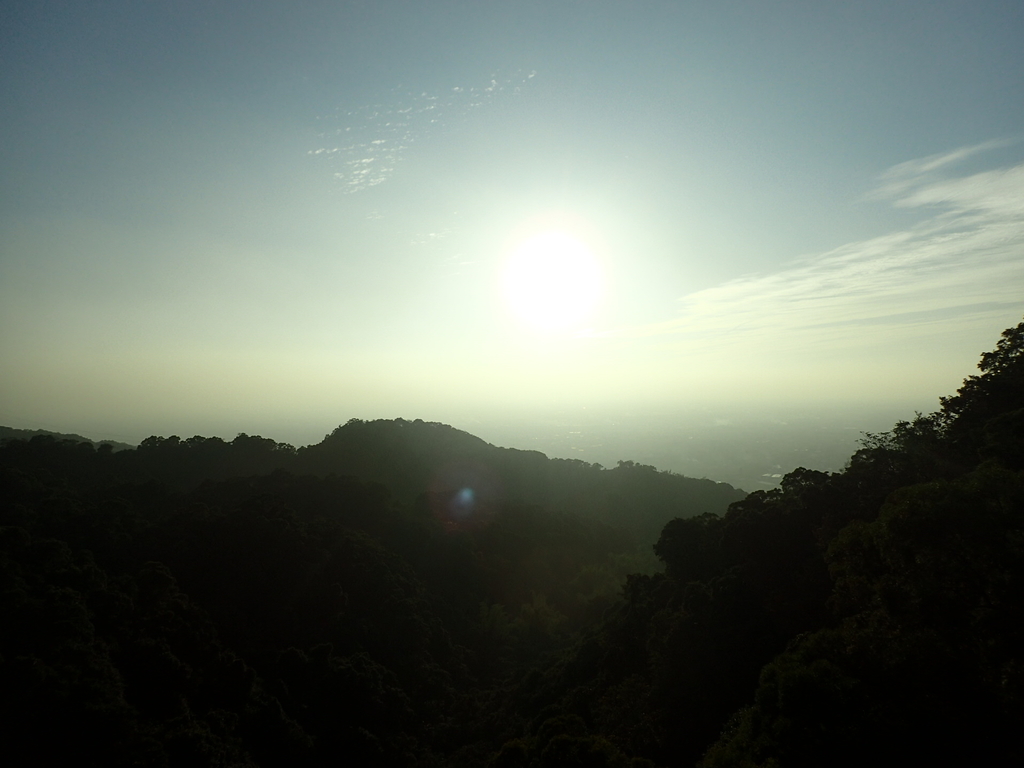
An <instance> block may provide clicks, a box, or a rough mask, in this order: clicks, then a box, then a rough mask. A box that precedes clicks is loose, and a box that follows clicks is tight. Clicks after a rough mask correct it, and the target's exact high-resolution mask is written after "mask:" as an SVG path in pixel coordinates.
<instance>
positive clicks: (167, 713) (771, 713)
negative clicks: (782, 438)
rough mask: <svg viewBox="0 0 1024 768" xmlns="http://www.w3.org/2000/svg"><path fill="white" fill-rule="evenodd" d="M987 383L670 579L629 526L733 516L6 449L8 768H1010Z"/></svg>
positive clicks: (364, 461) (3, 610) (639, 480)
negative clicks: (344, 767)
mask: <svg viewBox="0 0 1024 768" xmlns="http://www.w3.org/2000/svg"><path fill="white" fill-rule="evenodd" d="M979 367H980V368H981V374H980V375H978V376H972V377H969V378H968V379H967V380H966V381H965V382H964V386H963V387H962V388H961V389H960V390H959V391H958V393H957V394H956V395H954V396H952V397H949V398H944V399H942V400H941V407H940V409H939V410H938V411H936V412H935V413H933V414H930V415H918V416H917V417H916V418H915V419H914V420H913V421H909V422H900V423H898V424H896V425H895V427H894V428H893V430H892V431H891V432H887V433H883V434H874V435H866V437H865V439H864V441H863V447H862V448H861V449H860V450H858V451H857V452H856V453H855V454H854V455H853V456H852V457H851V459H850V462H849V465H848V466H847V467H846V469H845V470H843V471H842V472H837V473H826V472H816V471H811V470H807V469H798V470H795V471H794V472H791V473H789V474H788V475H786V477H785V478H784V480H783V482H782V484H781V487H780V488H778V489H776V490H771V491H757V492H755V493H752V494H750V495H749V496H746V497H744V498H741V499H739V500H737V501H734V502H733V503H732V504H730V505H729V507H728V510H727V511H725V512H724V514H715V513H713V512H705V513H702V514H696V515H691V516H677V517H675V518H673V519H671V520H670V521H669V522H667V524H665V525H664V526H663V527H662V529H661V533H660V536H659V537H658V539H657V543H656V544H655V545H654V548H653V552H654V554H655V555H656V556H657V558H658V559H659V560H660V561H661V563H662V564H663V566H664V572H658V569H657V568H651V567H649V565H650V564H649V562H648V558H646V557H645V553H644V552H643V551H642V548H641V549H640V550H638V549H637V547H636V546H635V545H634V544H633V543H632V542H631V540H630V536H629V535H627V534H625V533H624V532H623V528H622V527H621V526H619V525H618V524H619V523H620V522H621V523H622V524H624V525H631V526H632V527H633V529H634V530H643V527H642V526H643V525H650V524H653V521H654V520H655V519H656V518H658V517H659V516H662V515H666V514H671V513H672V511H673V510H676V511H677V514H678V512H683V513H689V512H693V511H695V510H697V509H699V503H700V502H699V501H695V500H694V499H699V498H700V496H699V491H701V489H704V490H708V491H709V493H710V491H716V492H718V491H720V490H721V489H720V488H719V486H716V485H715V484H710V485H708V484H706V481H690V480H687V479H686V478H679V477H677V476H674V475H670V474H666V473H659V472H657V471H655V470H654V469H653V468H651V467H642V466H637V465H634V464H632V463H629V462H625V463H622V464H620V465H619V466H618V467H616V468H615V469H611V470H604V469H601V468H600V467H595V466H591V465H587V464H584V463H582V462H572V461H550V460H548V459H546V458H545V457H543V456H542V455H540V454H536V453H531V452H524V451H512V450H508V449H499V448H495V447H493V446H489V445H487V444H486V443H484V442H483V441H480V440H478V439H476V438H474V437H472V436H471V435H467V434H466V433H463V432H459V431H458V430H454V429H452V428H451V427H446V426H444V425H439V424H424V423H422V422H405V421H401V420H396V421H380V422H368V423H367V422H350V423H349V424H347V425H345V426H343V427H340V428H339V429H338V430H336V431H335V432H334V433H333V434H332V435H331V436H329V437H328V438H327V439H326V440H325V441H324V442H323V443H321V444H320V445H318V446H312V447H310V448H307V449H300V450H296V449H294V448H292V447H291V446H288V445H285V444H280V443H275V442H274V441H273V440H269V439H266V438H261V437H250V436H246V435H240V436H239V437H238V438H236V439H235V440H233V441H231V442H225V441H223V440H219V439H216V438H209V439H207V438H192V439H190V440H185V441H183V440H180V439H178V438H176V437H172V438H166V439H165V438H150V439H149V440H147V441H145V442H144V443H143V445H142V446H140V447H139V449H138V450H135V451H120V452H114V451H113V450H112V449H111V448H110V446H100V447H99V448H97V447H95V446H94V445H92V444H91V443H88V442H76V441H74V440H58V439H55V438H54V437H52V436H36V437H33V438H32V439H31V440H28V441H23V440H11V441H8V442H7V443H5V444H4V445H2V446H0V722H2V723H3V728H0V754H2V755H3V756H4V760H5V765H66V764H79V763H81V764H85V765H104V766H107V765H113V766H122V765H123V766H130V765H166V766H227V765H241V766H257V765H258V766H328V765H337V764H339V763H344V762H349V763H353V764H359V765H383V766H410V765H420V766H452V767H453V768H458V767H464V768H499V767H502V766H513V767H514V766H520V767H521V768H533V767H534V766H540V767H542V768H546V767H548V766H560V767H561V766H593V767H595V768H652V766H687V767H689V766H693V765H697V764H699V765H701V766H703V767H704V768H729V767H735V768H750V767H751V766H758V767H763V768H769V767H770V766H772V767H774V766H782V767H789V766H793V767H795V768H803V767H804V766H806V767H807V768H810V767H811V766H821V765H828V766H849V767H850V768H854V766H863V765H878V766H892V767H893V768H895V767H896V766H905V765H975V764H978V765H999V766H1002V765H1021V764H1024V749H1022V747H1021V742H1020V739H1019V736H1018V733H1019V726H1020V723H1021V722H1024V672H1022V670H1024V544H1022V542H1024V429H1022V425H1024V417H1022V414H1024V323H1022V324H1021V325H1019V326H1017V327H1016V328H1013V329H1009V330H1007V331H1006V332H1005V333H1004V334H1003V336H1002V338H1001V340H1000V341H999V344H998V346H997V347H996V349H995V350H994V351H993V352H991V353H987V354H986V355H984V356H983V357H982V362H981V365H980V366H979ZM313 470H315V472H314V471H313ZM695 483H696V484H695ZM388 484H393V485H394V486H395V490H393V491H392V490H390V489H389V488H388ZM725 490H726V491H728V490H729V489H727V488H726V489H725ZM734 493H735V492H734ZM687 494H690V495H687ZM711 498H716V497H714V496H713V494H711ZM630 515H635V516H636V518H637V519H634V520H632V521H630V520H629V519H628V518H629V516H630ZM638 520H639V521H640V522H638ZM607 521H610V522H611V523H615V524H616V525H612V524H609V522H607Z"/></svg>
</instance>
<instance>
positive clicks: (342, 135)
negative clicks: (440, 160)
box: [307, 72, 537, 193]
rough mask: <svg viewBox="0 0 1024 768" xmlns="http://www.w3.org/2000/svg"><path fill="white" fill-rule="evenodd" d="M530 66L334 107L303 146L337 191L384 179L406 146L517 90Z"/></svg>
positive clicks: (528, 76)
mask: <svg viewBox="0 0 1024 768" xmlns="http://www.w3.org/2000/svg"><path fill="white" fill-rule="evenodd" d="M536 74H537V73H536V72H530V73H528V74H517V75H515V76H514V77H508V78H500V79H499V77H498V76H497V75H493V76H492V77H491V78H490V79H489V80H488V82H487V83H486V84H484V85H480V86H470V87H463V86H458V85H457V86H453V87H452V88H451V89H450V90H449V91H448V92H447V93H443V94H431V93H419V94H416V93H404V94H401V95H398V92H400V90H401V87H399V88H398V89H396V96H395V99H394V101H393V102H392V103H387V104H373V105H364V106H361V107H358V108H357V109H351V110H345V109H340V108H339V109H338V110H337V111H336V112H335V113H334V114H330V115H326V116H323V117H321V118H320V121H321V123H322V125H323V130H322V131H321V132H320V133H319V134H318V138H319V139H320V146H318V147H316V148H315V149H311V150H309V151H308V152H307V154H308V155H310V156H311V157H314V158H316V159H317V160H319V161H321V162H323V163H324V164H325V165H326V166H327V167H328V168H329V169H330V170H331V172H332V174H333V176H334V178H335V180H336V181H337V182H338V184H339V185H340V186H341V189H342V191H343V192H346V193H352V192H359V191H361V190H364V189H367V188H369V187H375V186H377V185H378V184H382V183H384V182H385V181H387V180H388V179H389V178H391V176H392V175H393V174H394V173H395V170H396V168H397V167H398V164H399V162H400V161H401V159H402V157H403V156H404V155H405V153H406V152H407V151H408V150H409V148H410V147H411V146H412V145H413V144H415V143H416V142H417V141H422V140H423V139H424V138H425V137H427V136H429V135H430V134H431V133H432V132H434V131H436V130H437V129H439V128H443V127H445V126H448V125H451V123H452V122H453V121H454V120H457V119H458V118H460V117H462V116H463V115H465V114H467V113H468V112H470V111H472V110H474V109H476V108H478V107H481V106H483V105H484V104H487V103H488V102H491V101H493V100H494V99H496V98H498V97H499V96H501V95H513V96H515V95H518V94H520V93H522V91H523V89H524V88H525V87H526V85H527V84H528V83H529V82H530V81H531V80H532V79H533V78H534V77H535V76H536Z"/></svg>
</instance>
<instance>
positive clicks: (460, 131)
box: [0, 0, 1024, 443]
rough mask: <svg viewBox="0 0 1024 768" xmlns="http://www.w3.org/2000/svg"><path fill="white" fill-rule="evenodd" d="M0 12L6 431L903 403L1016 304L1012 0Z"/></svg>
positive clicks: (1022, 101) (1019, 179) (1023, 172)
mask: <svg viewBox="0 0 1024 768" xmlns="http://www.w3.org/2000/svg"><path fill="white" fill-rule="evenodd" d="M0 13H2V16H0V109H2V114H3V119H2V120H0V173H2V177H0V423H2V424H6V425H9V426H16V427H44V428H49V429H55V430H60V431H78V432H84V433H86V434H91V435H96V436H114V437H119V438H121V439H125V440H138V439H141V438H142V437H145V436H146V435H149V434H153V433H157V434H171V433H177V434H181V435H183V436H184V435H191V434H195V433H199V434H222V435H225V436H228V437H230V436H232V435H234V434H235V433H236V432H239V431H245V432H249V433H262V434H265V435H268V436H272V437H275V438H277V439H281V440H289V441H292V442H295V443H306V442H311V441H316V440H318V439H319V438H320V437H322V436H323V434H324V433H325V432H327V431H329V430H330V429H331V428H332V427H333V426H335V425H337V424H338V423H340V422H344V421H346V420H347V419H349V418H351V417H360V418H377V417H396V416H404V417H406V418H423V419H426V420H436V421H445V422H448V423H452V424H455V425H456V426H460V427H462V428H466V429H469V430H470V431H474V424H483V423H487V424H492V425H493V424H497V423H503V420H505V421H508V422H510V423H511V422H512V421H515V420H516V419H528V418H536V417H537V415H538V414H547V413H552V414H554V413H572V412H576V411H579V410H582V409H584V408H586V409H590V412H592V413H601V414H603V415H604V417H605V418H607V419H611V420H619V421H622V420H626V421H628V420H629V419H630V418H634V417H636V418H639V417H638V416H636V415H637V414H644V418H655V419H657V418H658V416H657V414H660V413H664V414H669V413H675V412H682V411H686V410H697V411H701V412H706V413H715V414H726V415H728V414H729V413H732V412H736V413H739V412H741V411H742V412H757V411H765V412H767V411H772V410H775V409H780V408H807V409H811V410H813V409H819V410H820V409H828V408H832V407H836V408H839V407H841V408H844V409H847V410H849V409H853V410H854V411H855V410H856V409H857V408H859V407H863V408H865V409H869V408H876V409H878V408H881V409H889V410H891V411H894V412H895V411H900V412H902V411H901V410H900V409H903V410H905V411H906V412H907V415H911V414H912V412H913V410H914V409H915V408H917V409H920V410H924V411H928V410H932V409H934V408H935V407H936V405H937V398H938V397H939V396H940V395H944V394H950V393H952V391H953V390H955V388H956V387H957V386H958V384H959V382H960V381H961V379H962V378H963V377H964V376H965V375H968V374H970V373H972V372H973V371H974V366H975V364H976V362H977V360H978V357H979V355H980V353H981V352H983V351H985V350H988V349H991V348H992V347H993V346H994V344H995V341H996V340H997V338H998V335H999V332H1000V331H1001V330H1002V329H1004V328H1006V327H1009V326H1011V325H1015V324H1016V323H1017V322H1019V321H1020V319H1021V316H1022V315H1024V141H1022V139H1024V44H1022V41H1024V4H1022V3H1020V2H1018V1H1017V0H1014V1H1012V2H984V1H979V0H973V1H972V2H929V3H922V2H919V1H915V2H865V1H864V0H859V1H858V2H849V3H812V2H790V3H786V2H716V3H695V2H694V3H690V2H681V1H680V2H629V3H626V2H602V1H600V0H597V1H595V0H589V1H588V2H558V1H557V0H555V1H552V0H544V2H510V1H508V0H506V1H505V2H500V3H499V2H481V1H480V0H473V1H472V2H439V1H434V2H429V3H427V2H333V3H327V2H322V3H302V2H294V3H266V2H252V1H251V0H247V2H184V1H181V2H165V3H155V2H138V0H133V1H132V2H88V3H86V2H71V3H60V2H45V3H44V2H36V3H26V2H17V1H16V0H14V1H11V2H5V3H3V5H2V10H0ZM552 230H558V231H559V232H561V233H562V234H563V235H565V236H567V237H571V238H573V239H574V241H575V242H577V243H579V244H582V246H584V247H585V248H586V249H587V250H588V252H589V253H590V254H592V257H593V260H594V263H595V264H597V265H598V267H599V269H600V273H601V275H602V285H603V289H602V292H601V294H600V298H599V299H598V300H597V303H596V304H595V305H594V308H593V311H592V312H591V313H590V314H588V315H585V316H583V317H582V318H581V319H579V320H578V321H577V322H576V323H574V324H571V325H568V326H566V327H562V328H557V329H553V330H552V329H546V328H540V329H538V328H537V327H535V326H534V325H533V324H531V323H530V322H528V320H529V318H526V320H527V321H524V318H522V317H519V316H517V315H515V314H514V313H513V312H511V311H510V308H509V305H508V302H507V301H506V300H505V289H506V288H507V286H506V285H505V284H504V283H503V279H504V278H503V275H504V274H505V272H504V271H503V270H504V269H505V265H506V264H507V261H508V259H509V258H510V254H514V253H515V252H516V248H517V247H518V245H519V244H520V243H522V242H523V241H524V240H529V238H531V237H533V236H536V235H537V234H538V233H543V232H548V231H552ZM538 279H539V278H538ZM571 280H572V278H571V277H570V281H571ZM652 414H653V416H652ZM524 423H525V422H524ZM519 427H520V428H521V427H522V423H520V425H519ZM484 436H487V435H484Z"/></svg>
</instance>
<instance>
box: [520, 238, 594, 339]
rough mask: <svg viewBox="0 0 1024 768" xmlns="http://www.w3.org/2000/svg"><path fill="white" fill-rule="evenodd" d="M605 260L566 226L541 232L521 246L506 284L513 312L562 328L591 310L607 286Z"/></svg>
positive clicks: (526, 319) (532, 321)
mask: <svg viewBox="0 0 1024 768" xmlns="http://www.w3.org/2000/svg"><path fill="white" fill-rule="evenodd" d="M603 283H604V280H603V276H602V273H601V266H600V264H599V263H598V261H597V259H596V258H595V257H594V254H593V253H592V252H591V251H590V248H588V247H587V245H586V244H585V243H584V242H582V241H581V240H579V239H578V238H576V237H573V236H572V235H570V234H567V233H566V232H563V231H561V230H550V231H546V232H541V233H540V234H536V235H533V236H531V237H528V238H526V239H525V240H523V241H522V242H521V243H520V244H519V245H518V246H516V247H515V248H514V249H513V251H512V253H511V255H510V256H509V259H508V261H507V262H506V264H505V271H504V273H503V276H502V287H503V290H504V294H505V299H506V301H507V302H508V304H509V306H510V308H511V309H512V311H513V313H514V314H515V315H516V316H517V317H518V318H519V319H520V320H522V321H523V322H525V323H527V324H529V325H531V326H533V327H535V328H538V329H542V330H561V329H565V328H569V327H571V326H573V325H576V324H578V323H580V322H582V321H583V320H586V319H587V317H588V316H589V315H590V314H591V312H592V311H593V310H594V308H595V307H596V305H597V302H598V299H600V298H601V293H602V290H603Z"/></svg>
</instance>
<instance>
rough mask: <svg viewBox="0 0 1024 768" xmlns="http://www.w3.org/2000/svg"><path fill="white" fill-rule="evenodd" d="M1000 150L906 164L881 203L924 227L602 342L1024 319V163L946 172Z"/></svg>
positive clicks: (794, 268) (812, 335)
mask: <svg viewBox="0 0 1024 768" xmlns="http://www.w3.org/2000/svg"><path fill="white" fill-rule="evenodd" d="M995 146H1000V144H997V143H995V142H990V143H987V144H983V145H978V146H975V147H968V148H965V149H961V150H957V151H956V152H951V153H948V154H945V155H935V156H932V157H928V158H923V159H921V160H914V161H910V162H907V163H902V164H900V165H898V166H896V167H895V168H893V169H891V170H890V171H888V172H886V173H885V174H884V175H883V176H882V177H881V180H880V182H881V186H880V190H881V191H880V192H879V194H884V195H885V196H886V197H887V198H888V199H890V200H891V201H892V203H893V204H894V205H896V206H900V207H905V208H919V209H921V210H922V213H923V214H925V216H926V218H924V219H923V220H922V221H921V222H919V223H918V224H917V225H915V226H912V227H910V228H908V229H906V230H902V231H898V232H893V233H891V234H888V235H885V236H882V237H876V238H873V239H870V240H864V241H859V242H854V243H849V244H847V245H844V246H842V247H840V248H837V249H835V250H833V251H830V252H828V253H823V254H820V255H818V256H815V257H813V258H808V259H803V260H801V261H799V262H796V263H793V264H791V265H790V266H789V267H787V268H786V269H783V270H782V271H779V272H776V273H774V274H767V275H750V276H745V277H742V278H739V279H737V280H733V281H731V282H728V283H725V284H723V285H720V286H716V287H714V288H709V289H707V290H703V291H699V292H697V293H693V294H690V295H688V296H684V297H683V298H682V299H681V312H680V314H679V315H678V316H677V317H675V318H673V319H671V320H668V321H665V322H662V323H657V324H652V325H646V326H641V327H634V328H626V329H621V330H617V331H612V332H608V333H606V334H601V335H604V336H610V337H619V338H641V337H658V336H668V337H672V338H674V339H675V340H678V341H679V342H680V343H685V344H688V345H690V344H705V343H714V344H716V345H717V344H723V343H726V344H728V342H729V341H730V340H734V341H742V342H744V343H750V342H755V343H756V342H766V343H772V344H779V343H781V344H786V343H787V342H788V343H790V344H793V345H800V346H801V347H803V348H805V349H811V348H814V346H815V345H816V344H833V343H835V341H836V339H837V337H838V336H842V335H850V334H851V333H856V330H855V329H857V328H863V327H865V326H889V328H890V329H893V330H895V329H907V328H909V327H912V326H921V325H924V324H927V325H936V324H938V325H940V326H941V325H943V324H946V325H948V324H950V323H956V322H958V318H959V319H960V320H962V319H963V318H965V317H967V316H972V317H975V318H976V317H978V316H979V315H985V316H988V317H994V316H996V315H998V316H1005V315H1006V314H1007V312H1008V311H1009V310H1011V309H1012V310H1013V311H1015V312H1016V313H1017V314H1020V312H1021V310H1024V164H1022V165H1017V166H1013V167H1008V168H1003V169H1000V170H994V171H986V172H982V173H976V174H973V175H968V176H962V177H958V178H954V177H945V178H940V177H939V176H938V172H939V171H940V170H941V169H945V168H948V167H949V166H952V165H953V164H954V163H956V162H957V161H959V160H963V159H964V158H966V157H969V156H971V155H974V154H977V153H980V152H982V151H984V150H986V149H991V148H993V147H995Z"/></svg>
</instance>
